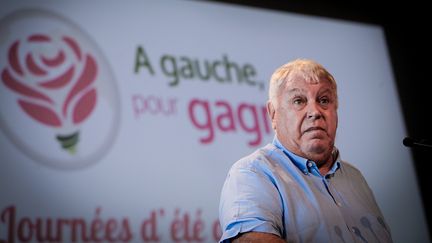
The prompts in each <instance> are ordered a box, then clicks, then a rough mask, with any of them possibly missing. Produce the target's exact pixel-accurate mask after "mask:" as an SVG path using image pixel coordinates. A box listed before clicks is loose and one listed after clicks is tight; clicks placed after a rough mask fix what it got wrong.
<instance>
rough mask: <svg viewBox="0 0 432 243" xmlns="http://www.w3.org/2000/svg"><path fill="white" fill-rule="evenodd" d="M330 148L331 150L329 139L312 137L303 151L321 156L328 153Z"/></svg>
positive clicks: (310, 154)
mask: <svg viewBox="0 0 432 243" xmlns="http://www.w3.org/2000/svg"><path fill="white" fill-rule="evenodd" d="M329 150H330V151H331V148H329V143H328V141H325V140H322V139H311V140H310V141H308V143H307V144H305V146H303V151H304V152H305V153H306V154H308V155H309V156H314V157H315V156H318V157H320V155H322V154H326V152H327V151H329Z"/></svg>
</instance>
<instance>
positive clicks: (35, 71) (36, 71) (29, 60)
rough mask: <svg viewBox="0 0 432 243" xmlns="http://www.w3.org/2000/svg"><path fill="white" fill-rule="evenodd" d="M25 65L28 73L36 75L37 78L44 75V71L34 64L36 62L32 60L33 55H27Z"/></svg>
mask: <svg viewBox="0 0 432 243" xmlns="http://www.w3.org/2000/svg"><path fill="white" fill-rule="evenodd" d="M26 64H27V67H28V68H29V70H30V72H31V73H33V74H34V75H38V76H42V75H46V71H45V70H43V69H42V68H41V67H39V66H38V65H37V64H36V62H35V61H34V59H33V55H31V54H30V53H29V54H27V58H26Z"/></svg>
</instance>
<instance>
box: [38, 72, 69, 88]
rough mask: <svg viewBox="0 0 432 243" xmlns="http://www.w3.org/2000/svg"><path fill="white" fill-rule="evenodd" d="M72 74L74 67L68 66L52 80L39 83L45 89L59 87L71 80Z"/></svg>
mask: <svg viewBox="0 0 432 243" xmlns="http://www.w3.org/2000/svg"><path fill="white" fill-rule="evenodd" d="M73 74H74V67H70V68H69V69H68V70H67V71H66V72H65V73H63V74H62V75H60V76H59V77H57V78H55V79H53V80H49V81H45V82H42V83H39V85H40V86H42V87H44V88H47V89H57V88H61V87H63V86H65V85H66V84H68V83H69V82H70V81H71V80H72V77H73Z"/></svg>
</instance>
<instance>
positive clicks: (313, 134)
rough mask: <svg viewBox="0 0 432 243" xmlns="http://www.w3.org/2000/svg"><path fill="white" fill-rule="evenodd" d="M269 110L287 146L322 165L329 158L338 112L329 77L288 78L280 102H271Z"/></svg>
mask: <svg viewBox="0 0 432 243" xmlns="http://www.w3.org/2000/svg"><path fill="white" fill-rule="evenodd" d="M272 108H273V111H272ZM269 113H270V116H271V117H272V124H273V127H274V128H275V130H276V135H277V137H278V139H279V140H280V142H281V143H282V144H283V145H284V146H285V147H286V148H287V149H289V150H290V151H292V152H293V153H295V154H297V155H300V156H302V157H305V158H307V159H310V160H313V161H315V162H316V163H317V164H318V165H320V164H324V163H325V162H327V161H328V160H329V158H330V156H331V153H332V150H333V145H334V140H335V137H336V128H337V123H338V116H337V102H336V94H335V90H334V89H333V87H332V86H331V84H330V83H329V82H328V81H321V82H319V83H309V82H306V81H304V80H303V79H301V78H299V79H294V80H293V81H288V82H287V83H286V84H285V87H283V88H282V90H281V92H280V94H279V95H278V96H277V104H276V106H272V105H271V104H269Z"/></svg>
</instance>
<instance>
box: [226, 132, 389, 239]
mask: <svg viewBox="0 0 432 243" xmlns="http://www.w3.org/2000/svg"><path fill="white" fill-rule="evenodd" d="M334 154H335V155H336V156H337V159H336V161H335V163H334V164H333V166H332V168H331V170H330V171H329V173H328V174H327V175H324V176H322V175H321V174H320V172H319V170H318V167H317V166H316V164H315V163H314V162H313V161H309V160H307V159H305V158H302V157H300V156H297V155H295V154H293V153H292V152H290V151H288V150H287V149H285V148H284V147H283V146H282V144H281V143H280V142H279V141H278V140H277V138H275V139H274V141H273V143H272V144H268V145H266V146H265V147H263V148H261V149H258V150H257V151H255V152H254V153H252V154H251V155H249V156H246V157H244V158H242V159H240V160H239V161H237V162H236V163H235V164H234V165H233V166H232V167H231V169H230V171H229V173H228V176H227V178H226V181H225V183H224V186H223V189H222V193H221V199H220V206H219V220H220V223H221V227H222V231H223V235H222V238H221V240H220V242H230V239H231V238H233V237H235V236H237V235H238V234H240V233H245V232H251V231H254V232H267V233H272V234H275V235H278V236H279V237H281V238H283V239H285V240H286V241H288V242H362V243H364V242H392V239H391V235H390V229H389V227H388V225H387V224H386V223H385V221H384V217H383V216H382V214H381V211H380V209H379V207H378V205H377V203H376V201H375V198H374V196H373V193H372V191H371V189H370V188H369V186H368V184H367V183H366V181H365V179H364V177H363V176H362V174H361V173H360V171H359V170H358V169H357V168H355V167H354V166H352V165H351V164H349V163H347V162H344V161H342V160H341V159H340V156H339V153H338V151H337V149H336V148H335V150H334Z"/></svg>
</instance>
